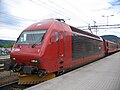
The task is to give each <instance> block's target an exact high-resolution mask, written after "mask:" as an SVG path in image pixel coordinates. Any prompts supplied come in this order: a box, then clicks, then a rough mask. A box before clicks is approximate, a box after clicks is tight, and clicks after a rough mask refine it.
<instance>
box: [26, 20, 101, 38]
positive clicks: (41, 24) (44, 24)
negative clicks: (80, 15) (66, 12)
mask: <svg viewBox="0 0 120 90" xmlns="http://www.w3.org/2000/svg"><path fill="white" fill-rule="evenodd" d="M55 22H56V23H64V22H65V21H64V20H63V19H45V20H43V21H40V22H38V23H34V24H32V25H31V26H29V27H27V28H26V29H25V30H40V29H48V28H49V27H50V26H51V24H52V23H55ZM67 25H68V24H67ZM68 26H69V27H70V28H71V30H72V31H73V32H77V33H80V34H84V35H87V36H91V37H94V38H97V39H101V38H100V37H99V36H96V35H94V34H91V33H89V32H86V31H83V30H80V29H78V28H75V27H73V26H70V25H68Z"/></svg>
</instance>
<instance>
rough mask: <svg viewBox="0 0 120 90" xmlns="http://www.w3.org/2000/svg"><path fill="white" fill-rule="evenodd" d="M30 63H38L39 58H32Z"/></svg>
mask: <svg viewBox="0 0 120 90" xmlns="http://www.w3.org/2000/svg"><path fill="white" fill-rule="evenodd" d="M31 63H35V64H39V60H38V59H32V60H31Z"/></svg>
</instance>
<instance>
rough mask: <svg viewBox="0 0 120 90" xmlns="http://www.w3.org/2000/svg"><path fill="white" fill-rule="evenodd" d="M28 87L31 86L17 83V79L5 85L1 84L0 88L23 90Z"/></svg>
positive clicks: (2, 89) (0, 89)
mask: <svg viewBox="0 0 120 90" xmlns="http://www.w3.org/2000/svg"><path fill="white" fill-rule="evenodd" d="M28 87H31V85H19V84H18V81H14V82H10V83H8V84H5V85H1V86H0V90H23V89H26V88H28Z"/></svg>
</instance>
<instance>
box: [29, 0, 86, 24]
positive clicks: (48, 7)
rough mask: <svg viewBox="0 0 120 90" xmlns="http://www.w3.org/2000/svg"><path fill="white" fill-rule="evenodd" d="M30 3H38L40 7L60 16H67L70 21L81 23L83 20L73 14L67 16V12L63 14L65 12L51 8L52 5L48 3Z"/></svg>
mask: <svg viewBox="0 0 120 90" xmlns="http://www.w3.org/2000/svg"><path fill="white" fill-rule="evenodd" d="M30 1H31V2H34V3H36V4H38V5H40V6H41V5H42V6H43V7H45V8H47V9H49V10H52V11H54V12H55V13H57V14H59V15H62V16H65V17H67V18H69V19H73V20H74V21H76V22H79V23H81V20H79V19H78V18H76V17H74V16H70V15H72V13H71V14H70V15H68V14H65V12H63V10H62V11H61V10H60V9H57V8H55V7H53V6H51V5H50V4H47V3H46V2H43V1H40V0H39V2H36V1H33V0H30ZM84 23H85V22H84Z"/></svg>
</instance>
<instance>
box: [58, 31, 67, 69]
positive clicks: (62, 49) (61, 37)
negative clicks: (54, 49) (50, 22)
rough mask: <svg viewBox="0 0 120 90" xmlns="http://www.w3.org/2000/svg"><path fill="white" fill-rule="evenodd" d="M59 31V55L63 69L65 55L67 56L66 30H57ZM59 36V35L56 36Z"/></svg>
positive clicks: (60, 65) (60, 66) (60, 67)
mask: <svg viewBox="0 0 120 90" xmlns="http://www.w3.org/2000/svg"><path fill="white" fill-rule="evenodd" d="M57 33H58V57H59V61H58V63H59V69H60V70H63V68H64V65H63V64H64V57H65V47H64V46H65V37H64V36H65V32H56V34H57ZM56 38H57V37H56Z"/></svg>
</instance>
